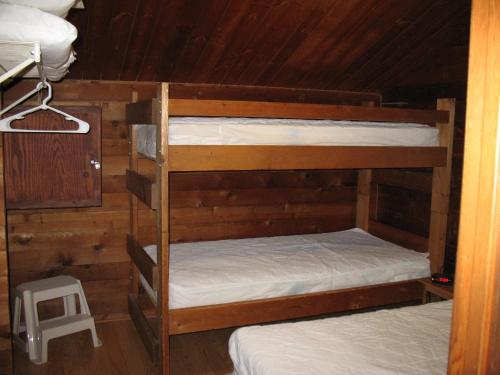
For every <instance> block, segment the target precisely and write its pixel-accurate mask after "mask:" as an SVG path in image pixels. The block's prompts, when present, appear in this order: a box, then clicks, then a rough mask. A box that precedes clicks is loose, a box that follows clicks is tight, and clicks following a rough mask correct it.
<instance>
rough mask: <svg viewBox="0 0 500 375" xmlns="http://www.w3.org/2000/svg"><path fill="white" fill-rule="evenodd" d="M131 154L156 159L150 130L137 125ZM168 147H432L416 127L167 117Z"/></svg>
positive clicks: (426, 131)
mask: <svg viewBox="0 0 500 375" xmlns="http://www.w3.org/2000/svg"><path fill="white" fill-rule="evenodd" d="M137 126H138V130H137V133H138V134H137V150H138V151H139V152H141V153H142V154H144V155H146V156H147V157H149V158H155V155H156V127H155V126H152V125H137ZM168 129H169V130H168V131H169V135H168V137H169V138H168V139H169V144H171V145H304V146H307V145H309V146H408V147H410V146H414V147H417V146H421V147H433V146H437V145H438V130H437V129H436V128H433V127H430V126H427V125H422V124H407V123H384V122H362V121H331V120H290V119H262V118H240V117H172V118H170V122H169V128H168Z"/></svg>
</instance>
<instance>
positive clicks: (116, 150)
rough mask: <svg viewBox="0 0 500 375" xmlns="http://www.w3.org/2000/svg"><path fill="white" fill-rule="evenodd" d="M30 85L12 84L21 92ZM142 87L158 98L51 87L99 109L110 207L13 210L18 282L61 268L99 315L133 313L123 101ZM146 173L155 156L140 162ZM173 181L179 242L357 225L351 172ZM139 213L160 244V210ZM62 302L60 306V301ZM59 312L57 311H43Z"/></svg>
mask: <svg viewBox="0 0 500 375" xmlns="http://www.w3.org/2000/svg"><path fill="white" fill-rule="evenodd" d="M28 86H29V85H28V84H26V83H23V84H22V85H17V86H15V87H13V88H12V89H11V90H9V91H7V93H6V99H7V100H11V99H12V98H13V97H16V96H20V94H21V93H22V92H25V91H26V89H27V87H28ZM133 90H137V91H138V94H139V100H142V99H146V98H148V97H153V96H154V95H155V93H156V87H155V86H154V85H153V84H148V83H133V84H132V83H116V82H93V81H65V82H63V83H60V84H56V85H54V94H55V101H54V104H59V105H97V106H101V108H102V118H103V123H102V154H103V160H102V166H103V206H102V207H101V208H87V209H50V210H47V209H46V210H29V211H22V210H18V211H9V212H8V216H7V219H8V235H9V236H8V238H9V254H10V272H11V275H10V276H11V287H15V286H16V285H18V284H19V283H21V282H25V281H29V280H33V279H38V278H42V277H48V276H53V275H59V274H71V275H74V276H75V277H78V278H79V279H81V280H82V282H83V286H84V288H85V291H86V295H87V299H88V301H89V304H90V308H91V311H92V313H93V314H94V315H96V317H97V319H99V320H103V319H117V318H122V317H125V316H126V314H127V300H126V295H127V292H128V289H129V284H130V280H129V258H128V255H127V253H126V249H125V238H126V233H127V230H128V220H129V211H128V210H129V200H128V193H127V191H126V189H125V180H124V174H125V169H126V167H127V166H128V139H127V137H128V128H127V126H126V124H125V122H124V118H125V117H124V116H125V104H126V103H127V102H128V101H130V100H131V95H132V91H133ZM141 164H143V165H144V168H145V171H144V173H147V172H148V171H149V173H151V171H152V170H151V167H152V166H153V163H152V162H150V161H143V163H141ZM171 181H172V206H173V210H172V211H171V212H172V216H173V217H172V219H173V223H174V226H173V230H172V239H173V241H174V242H183V241H200V240H212V239H221V238H240V237H255V236H265V235H284V234H295V233H314V232H324V231H333V230H341V229H347V228H350V227H352V226H353V225H354V212H355V199H356V187H355V185H356V174H355V173H354V172H353V171H303V172H287V171H284V172H256V173H253V172H250V173H249V172H239V173H235V172H232V173H229V172H228V173H204V174H201V173H183V174H178V175H174V176H173V177H172V179H171ZM142 208H143V209H141V210H140V212H141V219H142V220H141V228H140V229H141V233H142V238H140V239H141V240H142V241H143V243H145V244H146V243H151V242H154V241H155V233H154V228H155V225H154V215H153V214H152V212H151V211H150V210H149V209H145V207H142ZM59 308H60V307H59ZM45 310H50V311H46V312H51V313H53V312H54V308H53V307H52V306H51V307H50V308H46V309H45Z"/></svg>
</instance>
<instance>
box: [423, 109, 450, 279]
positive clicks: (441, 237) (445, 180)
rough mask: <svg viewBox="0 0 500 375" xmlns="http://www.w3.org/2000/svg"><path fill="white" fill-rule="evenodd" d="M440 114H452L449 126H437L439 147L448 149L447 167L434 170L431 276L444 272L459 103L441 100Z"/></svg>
mask: <svg viewBox="0 0 500 375" xmlns="http://www.w3.org/2000/svg"><path fill="white" fill-rule="evenodd" d="M437 110H442V111H448V112H449V113H450V117H449V119H448V122H447V123H437V124H436V127H437V128H438V129H439V145H440V146H442V147H447V149H448V152H447V156H446V166H445V167H437V168H434V169H433V175H432V200H431V221H430V227H429V253H430V262H431V272H432V273H435V272H442V271H443V264H444V254H445V250H446V229H447V224H448V208H449V202H450V182H451V164H452V159H453V128H454V124H455V99H438V100H437Z"/></svg>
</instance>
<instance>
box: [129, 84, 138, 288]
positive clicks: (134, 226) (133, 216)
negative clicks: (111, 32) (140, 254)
mask: <svg viewBox="0 0 500 375" xmlns="http://www.w3.org/2000/svg"><path fill="white" fill-rule="evenodd" d="M137 98H138V97H137V91H133V92H132V103H136V102H137ZM129 131H130V134H129V150H128V153H129V169H130V170H131V171H134V172H138V157H137V145H136V143H137V133H136V128H135V126H130V127H129ZM128 195H129V204H130V221H129V234H130V235H131V236H133V238H135V239H137V238H138V215H139V212H138V198H137V197H136V195H135V194H133V193H132V192H129V193H128ZM130 272H131V288H130V291H131V293H132V294H134V295H135V296H137V295H138V294H139V284H140V282H139V271H138V269H137V267H136V266H135V264H134V262H131V270H130Z"/></svg>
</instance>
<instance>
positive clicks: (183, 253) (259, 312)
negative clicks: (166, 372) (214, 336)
mask: <svg viewBox="0 0 500 375" xmlns="http://www.w3.org/2000/svg"><path fill="white" fill-rule="evenodd" d="M129 253H131V257H132V259H133V260H140V262H141V263H140V264H137V263H136V265H138V268H139V269H140V270H141V271H143V274H141V277H140V279H141V283H142V286H143V288H144V289H145V290H146V292H147V294H148V295H149V296H150V297H151V299H152V300H153V301H154V302H155V303H156V299H157V295H156V291H155V290H156V289H157V288H156V287H155V286H151V285H150V283H149V280H156V279H157V276H155V275H156V273H157V266H156V247H155V246H146V247H144V248H142V247H141V246H140V245H139V244H138V243H137V242H135V241H134V240H133V239H132V238H130V239H129ZM144 259H147V262H146V261H145V260H144ZM145 264H149V268H148V267H146V266H145ZM429 274H430V267H429V259H428V254H427V253H419V252H416V251H414V250H409V249H406V248H403V247H401V246H398V245H395V244H393V243H390V242H387V241H384V240H382V239H380V238H377V237H375V236H372V235H370V234H369V233H367V232H365V231H363V230H361V229H357V228H356V229H350V230H346V231H341V232H332V233H321V234H306V235H292V236H278V237H264V238H249V239H238V240H221V241H208V242H197V243H185V244H174V245H171V246H170V270H169V307H170V310H169V314H168V316H169V334H180V333H189V332H197V331H203V330H208V329H217V328H225V327H232V326H242V325H247V324H254V323H262V322H269V321H276V320H284V319H291V318H297V317H304V316H314V315H320V314H324V313H329V312H337V311H345V310H353V309H359V308H365V307H370V306H381V305H387V304H392V303H400V302H407V301H412V300H417V299H419V298H420V297H421V286H420V285H419V284H418V282H417V281H416V280H417V279H420V278H425V277H428V276H429ZM148 275H149V276H148ZM131 300H132V301H133V300H134V298H133V297H131ZM136 305H137V304H136ZM137 309H138V308H136V310H137ZM136 315H137V314H136Z"/></svg>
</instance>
